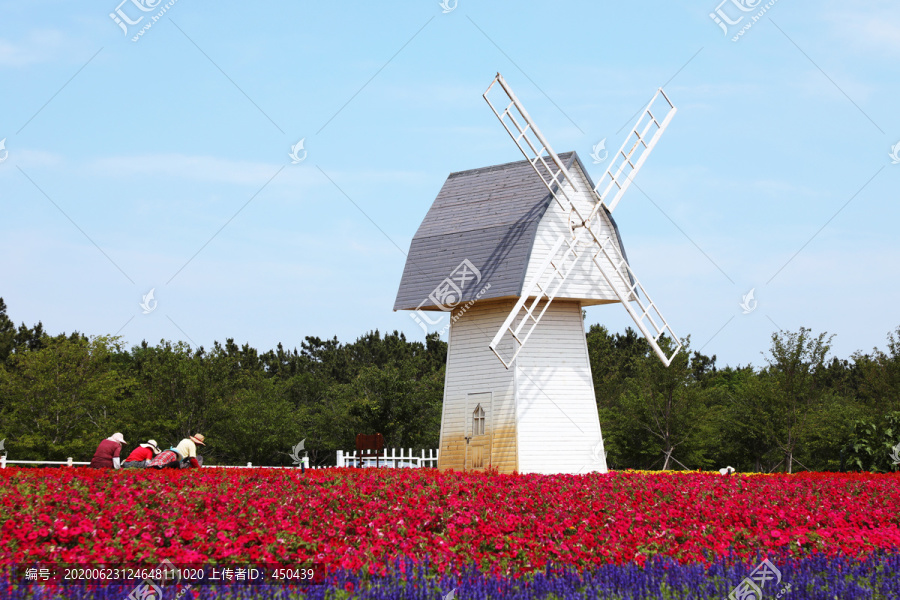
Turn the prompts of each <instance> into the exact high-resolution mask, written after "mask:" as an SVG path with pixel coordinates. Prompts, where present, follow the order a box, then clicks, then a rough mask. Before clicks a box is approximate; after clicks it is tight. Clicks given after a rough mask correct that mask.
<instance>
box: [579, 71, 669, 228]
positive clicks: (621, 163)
mask: <svg viewBox="0 0 900 600" xmlns="http://www.w3.org/2000/svg"><path fill="white" fill-rule="evenodd" d="M677 111H678V109H677V108H675V105H674V104H672V101H671V100H669V97H668V96H666V93H665V92H664V91H663V90H662V88H659V89H658V90H656V94H655V95H654V96H653V99H652V100H650V104H648V105H647V108H646V109H644V112H642V113H641V116H640V117H638V120H637V123H635V125H634V128H633V129H632V130H631V133H629V134H628V137H626V138H625V141H624V142H623V143H622V147H621V148H619V151H618V152H617V153H616V155H615V156H614V157H613V159H612V161H611V162H610V163H609V167H608V168H607V169H606V173H604V174H603V177H601V178H600V181H598V182H597V185H596V186H594V191H595V192H597V194H598V195H599V196H600V199H601V200H602V202H603V204H605V205H606V208H608V209H609V211H610V212H612V211H613V210H614V209H615V208H616V205H617V204H618V203H619V200H621V199H622V195H623V194H624V193H625V190H627V189H628V186H630V185H631V182H632V181H633V180H634V176H635V175H637V172H638V171H639V170H640V168H641V166H642V165H643V164H644V161H646V160H647V157H648V156H650V152H651V151H652V150H653V147H654V146H655V145H656V142H658V141H659V138H660V137H662V134H663V132H664V131H665V130H666V127H668V126H669V122H670V121H671V120H672V117H674V116H675V113H676V112H677ZM660 115H662V118H661V119H660V118H658V117H659V116H660ZM626 148H627V149H628V150H627V151H626Z"/></svg>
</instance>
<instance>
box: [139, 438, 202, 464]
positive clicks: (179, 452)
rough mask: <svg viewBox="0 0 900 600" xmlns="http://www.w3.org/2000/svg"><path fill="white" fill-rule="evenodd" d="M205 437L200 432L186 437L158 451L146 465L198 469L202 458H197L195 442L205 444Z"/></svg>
mask: <svg viewBox="0 0 900 600" xmlns="http://www.w3.org/2000/svg"><path fill="white" fill-rule="evenodd" d="M205 439H206V438H205V437H203V434H202V433H196V434H194V435H192V436H189V437H186V438H184V439H183V440H181V441H180V442H178V445H177V446H175V447H174V448H169V449H168V450H166V451H164V452H160V453H159V454H158V455H156V457H155V458H154V459H153V460H151V461H150V462H149V463H148V464H147V466H148V467H152V468H154V469H177V468H179V467H181V468H195V469H199V468H200V466H201V461H202V460H203V459H202V458H199V459H198V456H197V444H200V445H201V446H205V445H206V444H204V443H203V440H205Z"/></svg>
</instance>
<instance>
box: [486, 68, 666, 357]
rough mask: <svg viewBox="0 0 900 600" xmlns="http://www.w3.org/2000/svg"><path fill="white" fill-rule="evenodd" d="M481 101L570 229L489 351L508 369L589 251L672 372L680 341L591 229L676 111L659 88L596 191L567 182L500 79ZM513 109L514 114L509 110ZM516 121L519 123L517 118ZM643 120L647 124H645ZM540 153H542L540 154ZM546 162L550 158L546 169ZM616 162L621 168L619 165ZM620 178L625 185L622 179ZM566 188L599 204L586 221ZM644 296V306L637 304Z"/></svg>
mask: <svg viewBox="0 0 900 600" xmlns="http://www.w3.org/2000/svg"><path fill="white" fill-rule="evenodd" d="M496 84H499V86H500V88H501V89H502V90H503V92H504V93H505V94H506V96H507V100H509V102H508V104H507V105H506V107H505V108H504V109H503V110H502V111H499V110H497V108H496V107H495V106H494V103H493V102H491V99H490V97H489V94H490V92H491V90H492V89H493V88H494V85H496ZM660 95H661V96H662V97H663V98H664V99H665V101H666V103H667V104H668V106H669V108H668V110H667V111H666V114H665V116H664V117H663V118H662V120H661V121H660V120H658V119H657V118H656V116H655V115H654V114H653V112H652V110H651V109H652V108H653V104H654V102H656V101H657V99H658V98H659V96H660ZM482 96H483V97H484V99H485V101H486V102H487V103H488V106H490V107H491V110H492V111H493V112H494V115H495V116H496V117H497V119H498V120H499V121H500V123H501V124H502V125H503V127H504V129H506V132H507V133H508V134H509V135H510V137H511V138H512V139H513V141H514V142H515V144H516V146H517V147H518V148H519V150H520V151H521V152H522V154H523V155H524V156H525V158H526V159H527V160H528V162H529V163H530V164H531V166H532V168H533V169H534V171H535V172H536V173H537V174H538V176H539V177H540V178H541V181H542V182H543V183H544V185H545V186H546V187H547V189H548V190H549V191H550V193H551V195H552V197H553V198H554V199H555V200H556V202H557V203H558V204H559V205H560V207H561V208H562V209H563V211H564V212H568V213H569V226H570V235H568V236H567V235H565V234H563V235H561V236H560V237H559V238H558V239H557V240H556V242H555V243H554V245H553V247H552V248H551V250H550V252H549V254H548V255H547V257H546V259H545V260H544V261H543V263H542V264H541V265H540V267H539V269H538V272H537V274H536V275H535V276H534V277H533V278H532V279H531V281H530V282H529V283H528V284H527V285H525V286H524V288H523V290H522V293H521V295H520V296H519V299H518V301H517V302H516V304H515V306H514V307H513V309H512V311H510V313H509V315H508V316H507V318H506V320H505V321H504V322H503V324H502V325H501V327H500V329H499V330H498V332H497V334H496V335H495V336H494V338H493V339H492V340H491V342H490V344H489V346H490V349H491V350H492V351H493V352H494V354H495V355H496V356H497V358H499V359H500V361H501V362H502V363H503V365H504V366H505V367H506V368H507V369H509V368H510V366H512V364H513V363H514V362H515V360H516V357H518V355H519V353H520V352H521V350H522V348H523V347H524V346H525V343H526V342H527V341H528V338H529V337H530V336H531V333H532V332H533V331H534V330H535V328H536V327H537V325H538V323H539V322H540V320H541V317H543V315H544V313H545V312H546V311H547V308H548V307H549V306H550V303H551V302H552V301H553V300H554V298H556V296H557V294H558V293H559V291H560V289H561V288H562V285H563V283H565V281H566V279H567V278H568V276H569V274H570V273H571V272H572V270H573V268H574V267H575V265H576V264H577V263H578V262H579V259H580V258H581V256H582V255H583V254H584V253H586V252H588V251H589V252H590V253H591V261H592V262H593V263H594V265H595V266H596V267H597V268H598V269H599V271H600V273H601V275H602V276H603V278H604V279H605V280H606V282H607V283H608V284H609V285H610V286H611V287H612V289H613V291H614V292H615V294H616V296H617V298H618V299H619V301H620V302H621V303H622V305H623V306H624V307H625V310H626V311H627V312H628V314H629V316H631V318H632V319H633V320H634V322H635V324H636V325H637V327H638V329H639V330H640V332H641V333H642V334H643V335H644V337H645V338H646V339H647V342H648V343H649V344H650V346H651V348H652V349H653V351H654V352H655V353H656V355H657V356H658V357H659V359H660V360H661V361H662V362H663V363H664V364H665V365H666V366H669V365H670V364H671V362H672V360H673V359H674V357H675V355H676V354H677V353H678V352H679V351H680V350H681V348H682V344H681V340H680V339H679V338H678V336H677V335H676V334H675V332H674V331H673V330H672V328H671V327H670V326H669V324H668V322H667V321H666V319H665V317H664V316H663V315H662V313H661V312H660V310H659V308H658V307H657V306H656V304H655V303H654V302H653V301H652V300H651V299H650V296H649V294H647V292H646V290H645V289H644V286H643V285H642V284H641V283H640V281H639V280H638V279H637V277H636V276H635V275H634V271H633V270H632V269H631V266H630V265H629V264H628V262H627V261H626V260H625V258H624V257H623V256H621V255H619V254H618V253H617V252H610V250H609V249H608V246H609V245H610V243H611V238H610V237H608V236H607V237H606V238H605V239H601V238H600V237H599V236H598V235H597V233H596V232H594V230H593V227H592V225H593V224H595V223H596V222H597V216H598V214H599V212H600V211H601V210H604V209H606V210H608V211H611V210H612V209H613V208H615V206H616V205H617V204H618V202H619V200H621V197H622V195H623V194H624V192H625V190H626V189H628V186H630V185H631V182H632V181H633V179H634V176H635V175H636V174H637V172H638V170H640V168H641V166H642V165H643V164H644V162H645V161H646V159H647V157H648V156H649V154H650V152H651V151H652V150H653V147H654V146H655V145H656V143H657V142H658V141H659V138H660V136H661V135H662V133H663V131H665V129H666V127H667V126H668V124H669V122H670V121H671V119H672V117H673V116H674V114H675V111H676V110H677V109H676V108H675V106H674V104H672V102H671V100H669V98H668V96H666V94H665V92H663V90H662V88H659V89H658V90H657V93H656V94H655V95H654V96H653V99H651V101H650V104H649V105H648V106H647V108H646V109H645V110H644V111H643V112H642V113H641V115H640V117H639V118H638V121H637V123H636V124H635V126H634V128H633V129H632V131H631V133H630V134H629V135H628V136H627V137H626V139H625V142H624V143H623V145H622V148H620V150H619V152H618V153H617V154H616V158H615V159H614V160H613V161H612V162H611V163H610V166H609V168H608V169H607V171H606V173H605V174H604V178H603V180H601V183H602V181H604V180H605V179H606V178H607V177H609V179H610V181H609V183H608V184H607V186H606V188H605V189H604V191H603V192H602V193H601V192H599V191H598V189H599V187H600V184H598V185H597V186H595V187H594V188H593V189H590V188H587V189H582V188H581V186H579V185H578V183H577V182H576V180H575V178H573V177H572V175H571V174H570V173H569V171H568V169H567V168H566V166H565V165H564V164H563V162H562V161H561V160H560V158H559V156H557V154H556V153H555V152H554V151H553V149H552V148H551V147H550V144H549V142H548V141H547V139H546V138H545V137H544V135H543V134H542V133H541V132H540V130H539V129H538V127H537V125H536V124H535V123H534V121H533V120H532V119H531V117H530V116H529V115H528V112H527V111H526V110H525V107H524V106H523V105H522V103H521V102H520V101H519V99H518V98H517V97H516V95H515V93H514V92H513V91H512V89H511V88H510V87H509V85H508V84H507V83H506V80H504V79H503V76H502V75H500V73H497V75H496V77H495V78H494V81H492V82H491V85H490V86H488V89H487V90H486V91H485V92H484V94H483V95H482ZM512 109H515V110H514V111H513V110H512ZM517 116H518V119H517V118H516V117H517ZM645 118H646V119H647V120H646V121H645ZM529 132H530V133H531V135H529ZM648 134H649V139H648ZM532 138H534V139H536V140H537V141H536V142H535V141H534V139H532ZM632 140H633V143H632V146H631V148H630V149H629V151H628V152H627V153H626V152H625V148H626V145H627V144H628V143H629V142H632ZM545 152H546V155H545V154H544V153H545ZM547 159H549V163H548V161H547ZM619 159H621V161H620V160H619ZM617 163H618V166H617V167H616V166H615V165H616V164H617ZM554 167H555V170H554ZM542 169H543V171H542ZM613 169H615V172H613ZM623 174H624V180H622V176H623ZM565 184H568V185H569V189H570V190H571V191H572V192H577V191H579V190H580V191H584V192H586V193H588V195H590V196H592V197H593V198H594V200H595V201H596V204H595V206H594V207H593V209H592V210H591V212H590V214H589V215H588V216H587V218H585V217H583V216H582V215H581V213H580V212H579V211H578V208H577V206H576V205H575V203H574V202H573V201H572V199H571V198H570V197H569V195H568V193H567V192H566V185H565ZM613 186H615V187H617V188H618V189H617V190H616V193H615V195H614V196H613V199H612V200H611V201H610V203H609V205H608V206H607V204H606V203H605V202H604V195H605V194H608V193H609V192H610V191H611V190H612V188H613ZM573 216H574V217H575V218H574V219H573V218H572V217H573ZM585 236H587V239H585V241H586V242H587V243H588V245H587V247H586V248H582V247H581V246H584V243H583V242H582V240H583V239H584V238H585ZM642 296H643V298H644V300H642V299H641V297H642ZM632 303H634V304H636V305H637V309H635V307H634V306H632ZM664 335H667V336H669V337H671V339H672V341H673V342H674V345H675V347H674V349H673V350H672V351H671V353H669V354H666V351H665V350H664V349H663V348H662V346H661V345H660V341H661V338H662V337H663V336H664ZM507 337H510V338H511V342H512V353H511V354H510V355H508V356H504V355H503V353H502V352H501V350H500V348H501V347H502V346H503V341H504V339H505V338H507Z"/></svg>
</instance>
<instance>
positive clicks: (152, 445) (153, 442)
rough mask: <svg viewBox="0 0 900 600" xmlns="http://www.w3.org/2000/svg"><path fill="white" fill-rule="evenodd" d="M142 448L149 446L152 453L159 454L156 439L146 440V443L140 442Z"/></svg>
mask: <svg viewBox="0 0 900 600" xmlns="http://www.w3.org/2000/svg"><path fill="white" fill-rule="evenodd" d="M141 446H142V447H144V448H150V449H151V450H153V453H154V454H159V446H157V445H156V440H147V443H146V444H141Z"/></svg>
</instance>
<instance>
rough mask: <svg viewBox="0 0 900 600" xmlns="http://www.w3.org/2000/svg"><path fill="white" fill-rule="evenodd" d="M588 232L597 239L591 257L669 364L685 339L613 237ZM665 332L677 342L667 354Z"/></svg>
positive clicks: (654, 346)
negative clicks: (646, 288) (648, 291)
mask: <svg viewBox="0 0 900 600" xmlns="http://www.w3.org/2000/svg"><path fill="white" fill-rule="evenodd" d="M588 231H589V232H590V234H591V237H592V238H593V241H594V247H593V248H592V250H591V260H592V261H593V262H594V264H595V265H596V266H597V268H598V269H599V270H600V274H601V275H603V278H604V279H605V280H606V283H608V284H609V286H610V287H611V288H612V289H613V291H614V292H615V293H616V296H617V297H618V298H619V301H620V302H621V303H622V306H624V307H625V310H626V311H628V314H629V315H630V316H631V318H632V319H633V320H634V323H635V325H637V328H638V330H640V332H641V333H642V334H643V335H644V337H645V338H647V343H649V344H650V347H651V348H653V352H655V353H656V355H657V356H658V357H659V359H660V360H661V361H662V362H663V364H665V365H666V366H667V367H668V366H669V365H670V364H672V359H674V358H675V355H676V354H678V352H679V351H680V350H681V347H682V343H681V340H680V339H679V338H678V336H677V335H675V332H674V331H673V330H672V328H671V327H670V326H669V322H668V321H666V318H665V317H664V316H663V314H662V313H661V312H660V310H659V307H657V306H656V303H655V302H653V300H651V299H650V295H649V294H648V293H647V291H646V290H645V289H644V286H643V285H642V284H641V282H640V280H638V278H637V276H636V275H635V274H634V271H633V270H632V269H631V266H630V265H629V264H628V261H627V260H626V259H625V257H624V256H622V255H621V254H620V253H619V252H617V251H615V250H613V244H614V242H613V240H612V238H609V237H607V238H605V239H601V238H599V237H597V235H595V234H594V232H593V231H592V230H588ZM641 297H643V299H642V298H641ZM635 305H636V306H635ZM664 335H665V336H668V337H670V338H672V341H673V342H674V344H675V347H674V350H672V351H671V352H670V353H669V354H666V351H665V350H664V349H663V348H662V346H661V345H660V343H659V342H660V339H661V338H662V337H663V336H664Z"/></svg>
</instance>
